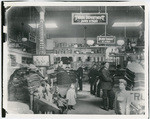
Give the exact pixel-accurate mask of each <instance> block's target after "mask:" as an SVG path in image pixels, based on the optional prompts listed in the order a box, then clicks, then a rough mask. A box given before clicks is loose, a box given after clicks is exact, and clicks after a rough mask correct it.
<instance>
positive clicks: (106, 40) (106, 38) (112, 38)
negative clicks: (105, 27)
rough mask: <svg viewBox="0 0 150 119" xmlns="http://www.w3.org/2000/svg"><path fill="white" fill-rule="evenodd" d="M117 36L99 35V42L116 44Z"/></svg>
mask: <svg viewBox="0 0 150 119" xmlns="http://www.w3.org/2000/svg"><path fill="white" fill-rule="evenodd" d="M115 40H116V37H115V36H97V44H115Z"/></svg>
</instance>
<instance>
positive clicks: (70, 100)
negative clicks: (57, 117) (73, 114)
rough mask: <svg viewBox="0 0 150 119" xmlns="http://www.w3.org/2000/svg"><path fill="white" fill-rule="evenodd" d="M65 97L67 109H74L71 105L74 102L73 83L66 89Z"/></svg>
mask: <svg viewBox="0 0 150 119" xmlns="http://www.w3.org/2000/svg"><path fill="white" fill-rule="evenodd" d="M66 99H67V100H68V109H74V108H73V106H74V105H75V104H76V92H75V86H74V84H71V86H70V88H69V90H68V91H67V95H66Z"/></svg>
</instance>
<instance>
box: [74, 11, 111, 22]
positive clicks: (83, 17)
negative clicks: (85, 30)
mask: <svg viewBox="0 0 150 119" xmlns="http://www.w3.org/2000/svg"><path fill="white" fill-rule="evenodd" d="M72 24H73V25H79V24H82V25H95V24H97V25H106V24H108V14H107V13H72Z"/></svg>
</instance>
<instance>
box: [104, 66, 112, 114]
mask: <svg viewBox="0 0 150 119" xmlns="http://www.w3.org/2000/svg"><path fill="white" fill-rule="evenodd" d="M101 77H102V80H101V88H102V90H103V108H104V109H105V110H107V111H108V110H109V109H113V101H114V93H113V90H112V88H113V80H112V77H111V75H110V72H109V63H105V66H104V68H103V69H102V74H101Z"/></svg>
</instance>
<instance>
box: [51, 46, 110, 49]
mask: <svg viewBox="0 0 150 119" xmlns="http://www.w3.org/2000/svg"><path fill="white" fill-rule="evenodd" d="M107 47H109V46H99V47H54V49H63V48H64V49H65V48H67V49H69V48H70V49H95V48H107Z"/></svg>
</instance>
